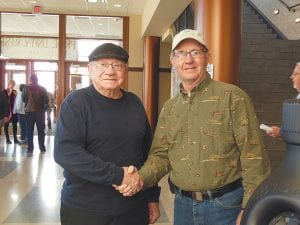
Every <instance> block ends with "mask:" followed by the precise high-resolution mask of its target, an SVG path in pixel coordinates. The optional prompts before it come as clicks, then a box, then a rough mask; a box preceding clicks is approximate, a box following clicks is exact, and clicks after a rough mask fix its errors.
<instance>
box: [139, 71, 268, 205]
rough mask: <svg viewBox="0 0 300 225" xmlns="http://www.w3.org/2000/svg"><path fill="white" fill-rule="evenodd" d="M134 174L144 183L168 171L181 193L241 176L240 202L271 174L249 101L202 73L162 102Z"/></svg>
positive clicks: (207, 187)
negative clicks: (144, 158) (149, 144)
mask: <svg viewBox="0 0 300 225" xmlns="http://www.w3.org/2000/svg"><path fill="white" fill-rule="evenodd" d="M139 172H140V174H141V176H142V177H143V179H144V182H145V186H146V187H150V186H153V185H155V184H156V183H158V181H159V180H160V179H161V178H162V177H163V176H165V175H166V174H167V173H170V174H169V176H170V179H171V181H172V182H173V183H174V184H175V185H176V186H177V187H179V188H180V189H182V190H186V191H206V190H210V189H214V188H218V187H221V186H223V185H225V184H228V183H231V182H233V181H235V180H237V179H239V178H241V177H242V178H243V187H244V191H245V193H244V199H243V206H245V204H246V203H247V201H248V199H249V197H250V195H251V194H252V192H253V191H254V189H255V188H256V187H257V186H258V185H259V184H260V183H261V181H262V180H263V179H265V178H266V176H267V175H268V174H269V173H270V163H269V159H268V156H267V153H266V151H265V148H264V144H263V141H262V138H261V135H260V130H259V126H258V122H257V118H256V115H255V112H254V108H253V105H252V102H251V99H250V98H249V97H248V95H247V94H246V93H245V92H244V91H242V90H241V89H240V88H238V87H236V86H234V85H231V84H227V83H222V82H218V81H214V80H212V79H211V78H210V77H209V75H208V74H207V76H206V78H205V80H203V81H202V82H201V83H200V84H199V85H198V86H197V87H195V88H194V89H193V90H192V91H191V93H189V94H184V93H183V92H181V93H179V94H178V95H177V96H175V97H174V98H171V99H169V100H168V101H167V102H166V103H165V104H164V106H163V108H162V111H161V113H160V116H159V120H158V124H157V127H156V130H155V134H154V139H153V142H152V147H151V150H150V153H149V156H148V159H147V161H146V163H145V165H144V166H143V167H142V168H141V170H140V171H139Z"/></svg>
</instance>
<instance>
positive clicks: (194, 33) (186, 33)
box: [172, 29, 206, 51]
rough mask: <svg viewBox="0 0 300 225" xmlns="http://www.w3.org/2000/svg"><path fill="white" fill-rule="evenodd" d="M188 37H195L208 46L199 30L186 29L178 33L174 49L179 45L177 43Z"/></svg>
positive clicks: (174, 40) (173, 44)
mask: <svg viewBox="0 0 300 225" xmlns="http://www.w3.org/2000/svg"><path fill="white" fill-rule="evenodd" d="M186 39H193V40H195V41H197V42H199V43H200V44H201V45H204V46H205V47H206V44H205V41H204V38H203V35H202V34H201V33H199V31H197V30H191V29H185V30H182V31H180V32H179V33H178V34H176V35H175V36H174V38H173V42H172V51H173V50H174V49H175V48H176V47H177V45H178V44H179V43H180V42H182V41H183V40H186Z"/></svg>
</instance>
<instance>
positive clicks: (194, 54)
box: [172, 49, 207, 60]
mask: <svg viewBox="0 0 300 225" xmlns="http://www.w3.org/2000/svg"><path fill="white" fill-rule="evenodd" d="M206 52H207V50H206V49H194V50H192V51H189V52H186V51H178V52H173V53H172V55H173V57H175V58H177V59H180V60H183V59H186V58H187V56H188V55H191V56H192V57H193V58H197V57H200V56H202V55H203V54H205V53H206Z"/></svg>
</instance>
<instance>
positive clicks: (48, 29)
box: [0, 0, 300, 40]
mask: <svg viewBox="0 0 300 225" xmlns="http://www.w3.org/2000/svg"><path fill="white" fill-rule="evenodd" d="M98 1H99V2H97V3H87V2H86V0H0V10H1V11H2V12H21V13H24V14H25V13H29V14H27V15H23V16H18V17H17V16H12V15H9V14H6V15H5V14H4V15H3V16H2V28H1V30H2V34H5V33H6V32H7V33H9V32H10V31H11V30H12V29H13V30H18V31H19V32H21V33H22V34H23V35H26V34H27V33H30V32H33V33H35V34H36V35H40V36H44V35H46V34H47V35H49V34H53V35H54V36H55V35H56V34H57V33H58V31H57V30H55V29H57V28H55V27H57V23H58V17H57V16H50V15H49V16H41V14H32V12H33V8H34V6H41V9H42V12H43V13H44V14H43V15H45V14H48V13H50V14H72V15H73V17H69V25H70V26H69V29H70V32H71V33H72V32H74V35H75V34H76V35H78V34H81V35H83V36H86V37H99V35H100V36H101V35H102V34H105V35H106V37H107V38H109V37H111V38H117V37H118V36H120V35H122V34H119V33H117V32H116V30H119V29H118V28H119V27H120V26H122V20H121V19H118V18H111V17H108V16H116V17H118V16H131V15H141V16H143V15H145V14H146V13H148V11H151V13H150V14H149V15H148V16H146V17H145V16H144V17H145V18H146V19H145V21H146V23H148V24H146V27H145V28H143V29H144V30H143V31H142V33H143V34H144V35H153V36H162V35H163V34H164V32H166V31H167V29H168V28H169V27H170V26H171V24H172V23H173V22H174V20H175V19H176V17H177V16H178V15H179V14H180V13H181V12H182V10H183V9H184V8H185V7H186V6H187V5H188V4H189V3H190V2H191V0H98ZM249 1H251V2H252V3H253V4H254V5H255V7H256V8H257V9H258V10H259V11H260V12H261V13H263V14H264V15H265V17H266V18H267V19H268V20H270V21H271V22H272V23H273V24H274V25H275V26H276V27H277V29H278V30H279V31H280V32H281V33H283V34H284V36H285V37H286V38H287V39H290V40H297V39H300V22H299V23H295V19H296V18H300V5H299V6H296V7H294V8H293V9H294V10H292V11H289V10H288V9H287V6H293V5H297V4H300V0H249ZM283 2H284V4H283ZM285 4H286V5H287V6H286V5H285ZM275 9H279V14H277V15H274V10H275ZM78 15H88V16H85V17H82V16H81V17H80V16H78ZM92 15H101V16H103V17H102V18H97V19H95V18H93V17H89V16H92ZM144 17H143V19H144ZM143 23H144V22H143Z"/></svg>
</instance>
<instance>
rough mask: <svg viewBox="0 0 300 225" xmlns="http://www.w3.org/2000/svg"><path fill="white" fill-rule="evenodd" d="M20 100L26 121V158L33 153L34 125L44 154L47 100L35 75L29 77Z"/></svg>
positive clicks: (45, 92)
mask: <svg viewBox="0 0 300 225" xmlns="http://www.w3.org/2000/svg"><path fill="white" fill-rule="evenodd" d="M22 100H23V102H25V113H26V120H27V144H28V148H27V156H28V157H31V156H32V153H33V149H34V145H33V136H34V125H35V124H36V127H37V132H38V142H39V149H40V152H41V153H45V152H46V148H45V111H46V108H47V106H48V102H49V100H48V96H47V91H46V89H45V88H44V87H42V86H40V85H39V84H38V77H37V76H36V75H35V74H34V75H31V77H30V84H29V85H26V86H25V88H24V91H23V95H22Z"/></svg>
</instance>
